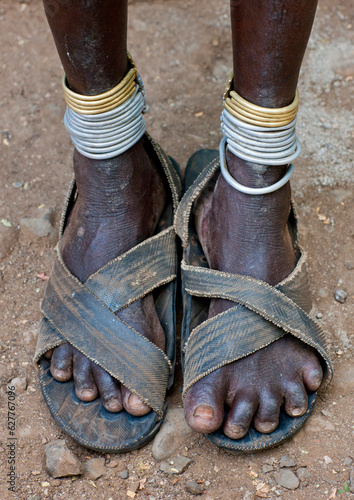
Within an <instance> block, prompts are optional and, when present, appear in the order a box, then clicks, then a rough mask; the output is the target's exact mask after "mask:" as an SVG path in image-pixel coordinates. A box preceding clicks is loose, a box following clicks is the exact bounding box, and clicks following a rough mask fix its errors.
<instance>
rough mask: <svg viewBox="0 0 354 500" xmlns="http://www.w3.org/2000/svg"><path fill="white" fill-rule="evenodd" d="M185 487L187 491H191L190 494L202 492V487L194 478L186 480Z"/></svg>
mask: <svg viewBox="0 0 354 500" xmlns="http://www.w3.org/2000/svg"><path fill="white" fill-rule="evenodd" d="M185 488H186V490H187V491H188V493H192V495H201V494H202V493H203V488H202V486H201V485H200V484H198V483H197V481H195V480H194V479H190V480H189V481H187V482H186V484H185Z"/></svg>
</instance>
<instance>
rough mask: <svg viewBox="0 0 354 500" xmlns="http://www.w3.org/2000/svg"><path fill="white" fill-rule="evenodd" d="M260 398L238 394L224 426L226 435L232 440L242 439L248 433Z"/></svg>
mask: <svg viewBox="0 0 354 500" xmlns="http://www.w3.org/2000/svg"><path fill="white" fill-rule="evenodd" d="M257 406H258V397H256V396H252V394H245V393H238V394H236V396H235V398H234V402H233V404H232V406H231V408H230V411H229V414H228V416H227V418H226V421H225V424H224V433H225V434H226V436H228V437H229V438H231V439H241V438H243V437H244V436H245V435H246V434H247V431H248V428H249V426H250V425H251V422H252V419H253V416H254V414H255V412H256V410H257Z"/></svg>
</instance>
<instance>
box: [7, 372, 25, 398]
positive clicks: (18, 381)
mask: <svg viewBox="0 0 354 500" xmlns="http://www.w3.org/2000/svg"><path fill="white" fill-rule="evenodd" d="M9 386H14V387H15V391H14V392H15V394H16V396H18V395H19V394H23V393H24V392H25V390H26V389H27V379H26V377H15V378H13V379H12V380H11V382H10V383H9Z"/></svg>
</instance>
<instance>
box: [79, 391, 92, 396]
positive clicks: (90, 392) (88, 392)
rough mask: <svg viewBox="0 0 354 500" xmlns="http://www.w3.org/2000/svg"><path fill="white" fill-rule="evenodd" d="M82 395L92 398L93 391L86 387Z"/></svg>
mask: <svg viewBox="0 0 354 500" xmlns="http://www.w3.org/2000/svg"><path fill="white" fill-rule="evenodd" d="M81 396H82V397H83V398H90V397H91V396H92V391H91V389H84V390H82V391H81Z"/></svg>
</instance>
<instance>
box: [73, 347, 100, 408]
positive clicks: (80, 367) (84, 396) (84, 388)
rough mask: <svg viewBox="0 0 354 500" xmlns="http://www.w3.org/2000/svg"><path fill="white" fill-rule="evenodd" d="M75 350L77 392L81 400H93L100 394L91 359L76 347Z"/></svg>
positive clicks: (74, 374)
mask: <svg viewBox="0 0 354 500" xmlns="http://www.w3.org/2000/svg"><path fill="white" fill-rule="evenodd" d="M73 351H74V373H73V377H74V381H75V394H76V396H77V397H78V398H79V399H80V400H81V401H86V402H87V401H93V400H94V399H96V398H97V396H98V389H97V385H96V383H95V381H94V378H93V374H92V370H91V361H90V360H89V359H88V358H86V356H84V355H83V354H81V352H79V351H77V350H76V349H73Z"/></svg>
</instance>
